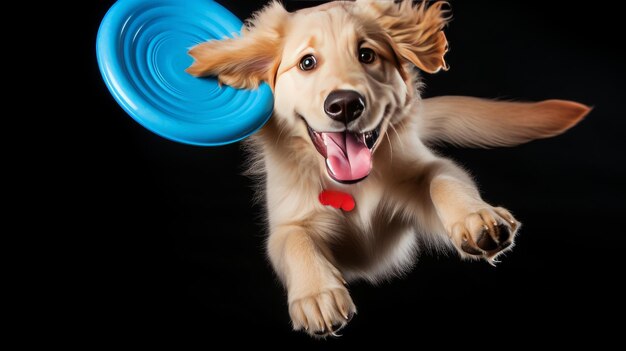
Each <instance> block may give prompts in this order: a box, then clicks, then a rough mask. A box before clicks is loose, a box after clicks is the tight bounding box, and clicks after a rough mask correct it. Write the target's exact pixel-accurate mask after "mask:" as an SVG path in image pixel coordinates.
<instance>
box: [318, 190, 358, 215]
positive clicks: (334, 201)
mask: <svg viewBox="0 0 626 351" xmlns="http://www.w3.org/2000/svg"><path fill="white" fill-rule="evenodd" d="M319 200H320V203H321V204H322V205H324V206H331V207H333V208H337V209H339V208H340V209H342V210H344V211H346V212H350V211H352V210H353V209H354V206H356V203H355V202H354V198H353V197H352V195H350V194H348V193H344V192H343V191H337V190H322V192H321V193H320V196H319Z"/></svg>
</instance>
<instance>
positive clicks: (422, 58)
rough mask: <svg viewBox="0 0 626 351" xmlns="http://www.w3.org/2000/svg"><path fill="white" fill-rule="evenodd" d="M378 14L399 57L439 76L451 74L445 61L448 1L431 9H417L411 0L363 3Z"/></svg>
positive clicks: (423, 3)
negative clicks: (441, 73) (441, 70)
mask: <svg viewBox="0 0 626 351" xmlns="http://www.w3.org/2000/svg"><path fill="white" fill-rule="evenodd" d="M359 3H361V4H363V3H364V4H366V5H368V6H369V7H370V9H371V10H373V11H374V15H375V17H374V19H375V21H376V22H377V23H378V25H380V26H381V27H382V29H383V30H384V31H385V32H386V33H387V34H388V35H389V37H390V40H391V45H392V48H393V49H394V50H395V51H396V53H397V54H398V56H400V57H401V58H403V59H404V60H406V61H409V62H411V63H413V64H414V65H415V66H417V67H419V68H420V69H421V70H422V71H424V72H428V73H436V72H438V71H439V70H440V69H444V70H447V69H448V66H447V65H446V62H445V60H444V58H443V56H444V55H445V53H446V51H447V50H448V41H447V40H446V36H445V34H443V31H442V30H443V27H444V26H445V25H446V23H447V22H448V20H449V17H448V10H447V9H445V8H444V7H446V6H448V3H447V2H445V1H437V2H435V3H433V4H432V5H430V6H427V3H428V1H425V0H424V1H422V2H421V3H420V4H419V5H416V6H413V4H412V3H413V2H412V1H411V0H403V1H402V2H401V3H399V4H394V3H393V2H381V1H372V0H365V1H363V0H361V1H359Z"/></svg>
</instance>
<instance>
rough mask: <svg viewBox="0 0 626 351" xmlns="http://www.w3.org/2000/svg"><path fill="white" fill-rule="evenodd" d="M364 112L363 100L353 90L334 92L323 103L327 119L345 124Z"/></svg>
mask: <svg viewBox="0 0 626 351" xmlns="http://www.w3.org/2000/svg"><path fill="white" fill-rule="evenodd" d="M363 110H365V98H364V97H363V96H362V95H361V94H359V93H357V92H356V91H354V90H335V91H333V92H331V93H330V94H328V97H326V101H324V111H326V114H327V115H328V117H330V118H332V119H334V120H336V121H342V122H344V123H346V124H348V123H350V122H352V121H354V120H355V119H357V118H359V116H361V114H362V113H363Z"/></svg>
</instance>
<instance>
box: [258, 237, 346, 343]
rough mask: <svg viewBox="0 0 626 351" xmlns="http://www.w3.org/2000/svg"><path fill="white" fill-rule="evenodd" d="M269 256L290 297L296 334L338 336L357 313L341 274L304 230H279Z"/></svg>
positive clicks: (269, 245) (272, 240)
mask: <svg viewBox="0 0 626 351" xmlns="http://www.w3.org/2000/svg"><path fill="white" fill-rule="evenodd" d="M268 253H269V257H270V260H271V262H272V264H273V266H274V269H275V270H276V272H277V274H278V276H279V277H280V278H281V280H282V281H283V283H284V284H285V286H286V288H287V292H288V296H289V300H288V302H289V314H290V315H291V320H292V323H293V328H294V329H295V330H302V329H304V330H305V331H306V332H307V333H309V334H310V335H313V336H326V335H334V333H335V332H337V331H338V330H339V329H341V328H342V327H344V326H345V325H346V324H347V323H348V322H349V321H350V319H351V318H352V316H353V315H354V313H355V312H356V308H355V306H354V303H353V302H352V299H351V298H350V294H349V293H348V290H347V289H346V287H345V286H344V284H345V281H344V280H343V278H342V276H341V273H340V272H339V271H338V270H337V269H336V268H335V267H334V266H333V265H332V264H331V263H330V262H329V260H328V259H327V255H328V254H329V253H327V252H324V249H323V248H322V247H320V246H319V245H318V244H317V243H316V242H315V240H314V238H313V237H312V236H311V235H309V234H307V232H306V230H305V229H304V228H301V227H298V226H282V227H278V228H276V229H275V230H273V232H272V233H271V235H270V237H269V240H268Z"/></svg>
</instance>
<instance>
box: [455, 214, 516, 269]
mask: <svg viewBox="0 0 626 351" xmlns="http://www.w3.org/2000/svg"><path fill="white" fill-rule="evenodd" d="M520 225H521V224H520V222H518V221H517V220H516V219H515V218H514V217H513V216H512V215H511V213H509V211H507V210H506V209H504V208H502V207H495V208H493V207H485V208H482V209H480V210H478V211H475V212H472V213H469V214H468V215H467V216H465V218H463V219H461V220H459V221H457V222H456V223H454V224H453V225H452V226H451V227H450V230H449V232H450V233H449V234H450V237H451V238H452V241H453V242H454V244H455V245H456V247H457V248H458V249H459V250H460V252H461V253H462V254H463V255H464V256H465V257H474V258H485V259H487V260H489V261H490V262H493V260H494V258H495V257H496V256H497V255H498V254H500V253H502V252H504V251H505V250H507V249H510V248H511V247H512V244H513V239H514V238H515V234H516V233H517V230H518V229H519V227H520Z"/></svg>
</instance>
